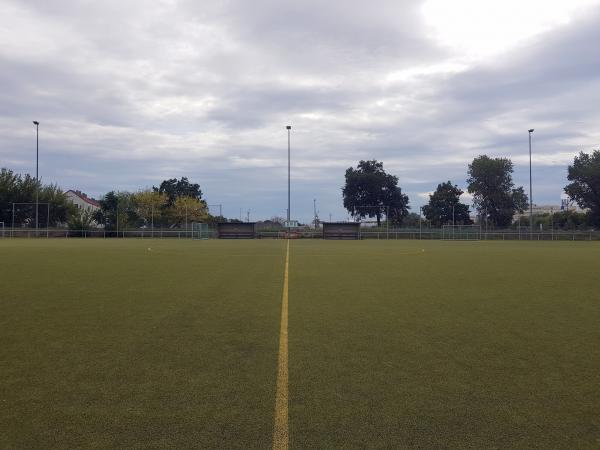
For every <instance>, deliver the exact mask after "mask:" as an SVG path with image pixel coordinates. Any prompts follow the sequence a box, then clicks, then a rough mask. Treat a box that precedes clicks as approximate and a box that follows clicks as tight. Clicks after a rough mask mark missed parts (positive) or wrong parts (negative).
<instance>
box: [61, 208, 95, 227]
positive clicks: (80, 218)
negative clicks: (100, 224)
mask: <svg viewBox="0 0 600 450" xmlns="http://www.w3.org/2000/svg"><path fill="white" fill-rule="evenodd" d="M67 225H68V226H69V229H70V230H76V231H84V230H89V229H91V228H93V227H94V226H95V222H94V217H93V215H92V214H91V213H90V212H89V211H87V210H85V209H78V210H76V211H73V212H72V213H71V214H70V215H69V220H68V222H67Z"/></svg>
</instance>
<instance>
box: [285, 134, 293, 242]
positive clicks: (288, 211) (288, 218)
mask: <svg viewBox="0 0 600 450" xmlns="http://www.w3.org/2000/svg"><path fill="white" fill-rule="evenodd" d="M285 128H286V129H287V134H288V205H287V221H288V232H289V231H290V230H289V226H290V214H291V210H290V208H291V205H290V199H291V197H290V186H291V184H290V176H291V163H290V138H291V137H290V135H291V131H292V126H291V125H287V126H286V127H285Z"/></svg>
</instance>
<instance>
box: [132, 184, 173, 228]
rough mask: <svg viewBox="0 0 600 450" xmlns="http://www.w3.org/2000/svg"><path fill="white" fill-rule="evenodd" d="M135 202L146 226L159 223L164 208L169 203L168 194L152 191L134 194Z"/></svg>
mask: <svg viewBox="0 0 600 450" xmlns="http://www.w3.org/2000/svg"><path fill="white" fill-rule="evenodd" d="M133 200H134V202H135V207H136V211H137V214H138V216H140V217H141V218H142V219H143V220H144V222H145V225H153V224H155V223H158V222H159V221H160V218H161V216H162V215H163V208H164V207H165V206H166V205H167V203H168V201H169V199H168V198H167V195H166V194H161V193H160V192H156V191H153V190H150V189H147V190H145V191H140V192H138V193H137V194H134V196H133Z"/></svg>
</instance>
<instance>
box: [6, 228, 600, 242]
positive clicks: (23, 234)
mask: <svg viewBox="0 0 600 450" xmlns="http://www.w3.org/2000/svg"><path fill="white" fill-rule="evenodd" d="M208 237H209V238H216V237H217V233H216V230H215V229H212V228H209V231H208ZM255 237H256V238H257V239H286V238H288V237H289V238H296V239H320V238H322V237H323V232H322V230H315V229H297V230H295V231H293V232H291V233H289V234H288V233H287V232H286V231H257V232H256V235H255ZM2 238H4V239H10V238H81V239H88V238H100V239H125V238H136V239H192V238H193V231H192V230H191V229H189V230H185V229H154V230H150V229H134V230H119V231H115V230H104V229H94V230H70V229H65V228H43V229H42V228H40V229H39V230H37V231H36V230H35V229H33V228H8V227H5V228H4V229H3V232H2V233H0V239H2ZM360 239H365V240H367V239H369V240H372V239H375V240H385V239H390V240H400V239H413V240H449V241H452V240H457V241H458V240H461V241H465V240H468V241H470V240H484V241H485V240H489V241H518V240H521V241H529V240H533V241H600V231H593V230H592V231H563V230H560V231H559V230H545V231H534V232H531V233H530V232H529V231H524V230H521V231H519V230H514V229H507V230H488V231H485V230H481V232H479V230H477V231H468V232H463V231H460V232H459V231H456V232H455V233H452V234H449V233H448V232H445V233H444V230H443V229H441V228H423V229H422V230H419V229H418V228H417V229H410V228H409V229H406V228H399V229H390V230H385V229H383V230H381V229H379V230H361V231H360Z"/></svg>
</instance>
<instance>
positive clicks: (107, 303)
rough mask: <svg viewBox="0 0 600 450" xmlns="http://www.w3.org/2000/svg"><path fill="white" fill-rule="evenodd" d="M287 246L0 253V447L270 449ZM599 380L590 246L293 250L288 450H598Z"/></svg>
mask: <svg viewBox="0 0 600 450" xmlns="http://www.w3.org/2000/svg"><path fill="white" fill-rule="evenodd" d="M285 246H286V243H285V242H284V241H269V240H259V241H238V242H235V241H212V240H211V241H189V240H181V241H179V240H134V239H131V240H100V239H98V240H94V239H86V240H83V239H81V240H75V239H73V240H58V239H56V240H45V239H40V240H26V239H22V240H19V239H15V240H9V239H4V240H0V298H1V299H0V372H1V373H2V375H1V378H0V448H9V449H10V448H15V449H21V448H44V449H48V448H56V449H66V448H244V449H250V448H270V447H271V445H272V434H273V423H274V415H275V411H274V405H275V390H276V377H277V361H278V349H279V328H280V316H281V301H282V287H283V277H284V261H285V248H286V247H285ZM148 248H151V250H148ZM423 250H424V251H423ZM598 386H600V244H598V243H594V242H591V243H589V242H575V243H572V242H532V243H526V242H432V241H356V242H332V241H319V240H315V241H311V240H306V241H304V240H302V241H292V242H291V249H290V267H289V433H290V441H289V443H290V448H294V449H295V448H298V449H300V448H323V449H331V448H423V449H432V448H457V449H468V448H472V449H485V448H490V449H491V448H494V449H504V448H523V449H531V448H544V449H546V448H564V449H585V448H599V447H600V389H599V388H598Z"/></svg>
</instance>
